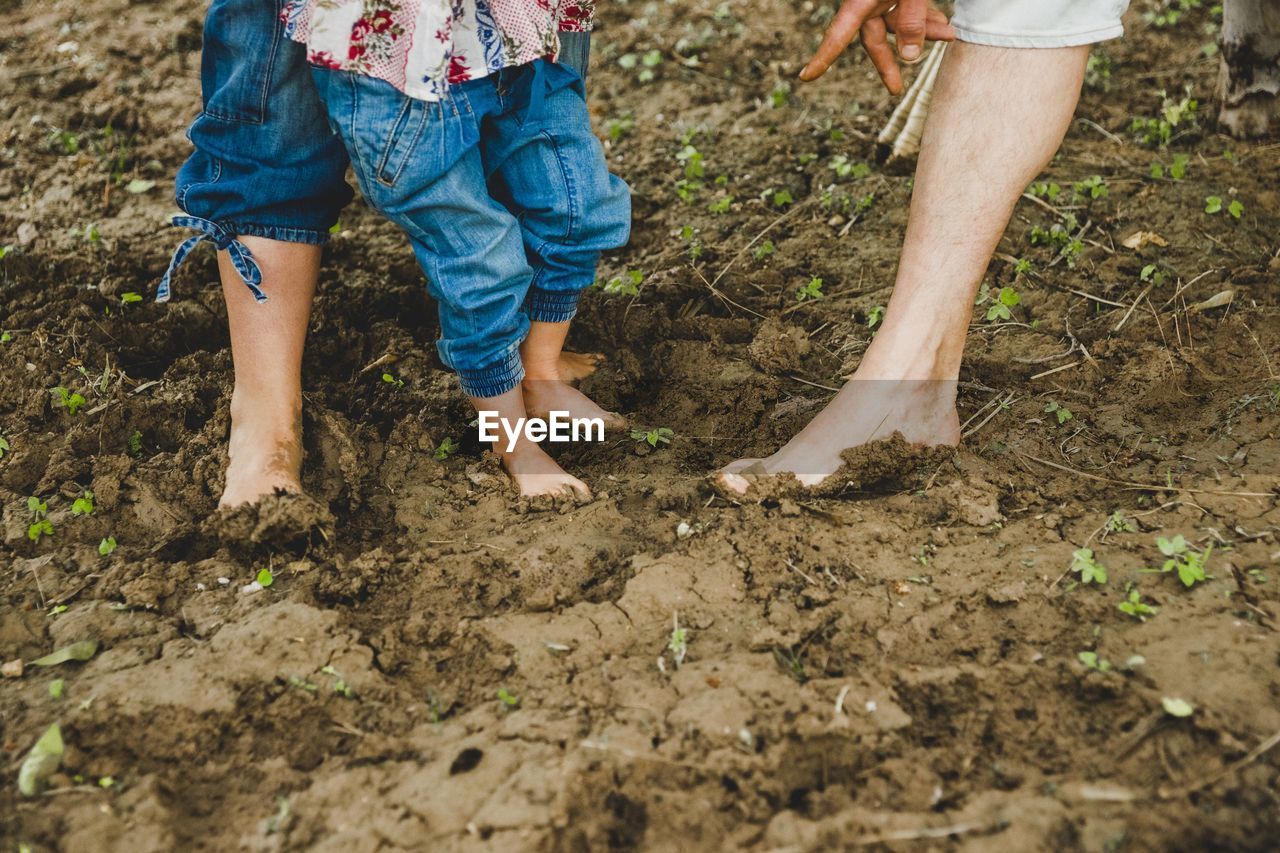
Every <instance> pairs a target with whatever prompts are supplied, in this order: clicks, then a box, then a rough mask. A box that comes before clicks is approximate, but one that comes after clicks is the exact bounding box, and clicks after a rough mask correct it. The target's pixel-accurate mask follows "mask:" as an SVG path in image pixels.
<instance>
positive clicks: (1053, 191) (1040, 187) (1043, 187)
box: [1030, 181, 1062, 202]
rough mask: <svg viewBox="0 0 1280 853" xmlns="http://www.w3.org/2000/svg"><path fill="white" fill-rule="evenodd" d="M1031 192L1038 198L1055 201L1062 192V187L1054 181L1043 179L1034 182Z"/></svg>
mask: <svg viewBox="0 0 1280 853" xmlns="http://www.w3.org/2000/svg"><path fill="white" fill-rule="evenodd" d="M1030 192H1031V194H1032V195H1033V196H1035V197H1036V198H1042V199H1044V200H1046V201H1049V202H1053V201H1057V199H1058V196H1059V195H1060V194H1061V193H1062V187H1060V186H1058V185H1057V184H1056V183H1054V182H1053V181H1041V182H1040V183H1036V184H1032V185H1031V187H1030Z"/></svg>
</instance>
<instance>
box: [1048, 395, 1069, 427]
mask: <svg viewBox="0 0 1280 853" xmlns="http://www.w3.org/2000/svg"><path fill="white" fill-rule="evenodd" d="M1044 411H1045V414H1049V415H1053V416H1054V417H1056V418H1057V419H1058V426H1062V425H1063V424H1065V423H1066V422H1067V421H1069V420H1071V419H1072V418H1074V417H1075V415H1073V414H1071V410H1070V409H1068V408H1067V407H1066V406H1063V405H1061V404H1059V403H1057V402H1056V401H1052V400H1051V401H1049V403H1048V405H1046V406H1045V407H1044Z"/></svg>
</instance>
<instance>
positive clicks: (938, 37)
mask: <svg viewBox="0 0 1280 853" xmlns="http://www.w3.org/2000/svg"><path fill="white" fill-rule="evenodd" d="M884 19H885V22H886V23H887V24H888V25H889V32H891V33H896V32H897V31H898V27H897V23H896V22H897V19H898V15H897V10H896V9H895V10H894V11H892V12H889V13H888V14H886V15H885V16H884ZM924 37H925V40H927V41H955V40H956V31H955V30H953V29H951V22H950V21H948V20H947V16H946V15H944V14H943V13H942V11H941V10H940V9H934V8H932V7H930V9H929V14H927V15H926V16H925V19H924Z"/></svg>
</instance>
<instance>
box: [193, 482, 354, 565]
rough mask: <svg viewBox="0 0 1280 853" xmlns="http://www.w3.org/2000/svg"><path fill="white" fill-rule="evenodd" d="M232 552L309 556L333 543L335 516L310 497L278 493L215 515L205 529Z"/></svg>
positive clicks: (206, 523) (208, 521) (210, 518)
mask: <svg viewBox="0 0 1280 853" xmlns="http://www.w3.org/2000/svg"><path fill="white" fill-rule="evenodd" d="M203 526H204V528H205V531H204V532H207V533H209V534H211V535H212V536H214V537H216V538H217V539H218V540H219V541H220V542H221V543H222V544H223V545H225V546H226V547H227V548H228V549H229V550H231V551H233V552H234V551H243V550H245V549H250V550H253V549H258V548H266V549H268V550H272V551H290V552H295V553H306V552H310V551H313V550H314V549H316V548H321V547H323V546H325V545H327V544H328V543H330V542H332V541H333V514H332V513H330V512H329V510H328V509H327V508H325V507H324V506H322V505H321V504H320V503H319V502H318V501H316V500H315V499H313V498H311V497H308V496H307V495H293V494H285V493H277V494H274V495H268V496H266V497H264V498H262V499H261V500H259V501H258V502H257V503H252V504H244V505H243V506H238V507H234V508H231V509H223V510H219V511H218V512H216V513H214V514H213V515H212V516H210V517H209V519H208V520H207V521H206V522H205V524H204V525H203Z"/></svg>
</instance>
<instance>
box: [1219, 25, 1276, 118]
mask: <svg viewBox="0 0 1280 853" xmlns="http://www.w3.org/2000/svg"><path fill="white" fill-rule="evenodd" d="M1218 101H1219V103H1220V104H1221V105H1222V108H1221V110H1220V111H1219V113H1218V122H1219V123H1220V124H1221V125H1222V126H1223V127H1224V128H1225V129H1226V130H1227V131H1228V132H1230V133H1231V135H1232V136H1264V135H1266V134H1269V133H1273V132H1276V131H1278V130H1280V0H1224V3H1223V8H1222V59H1221V64H1220V66H1219V71H1218Z"/></svg>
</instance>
